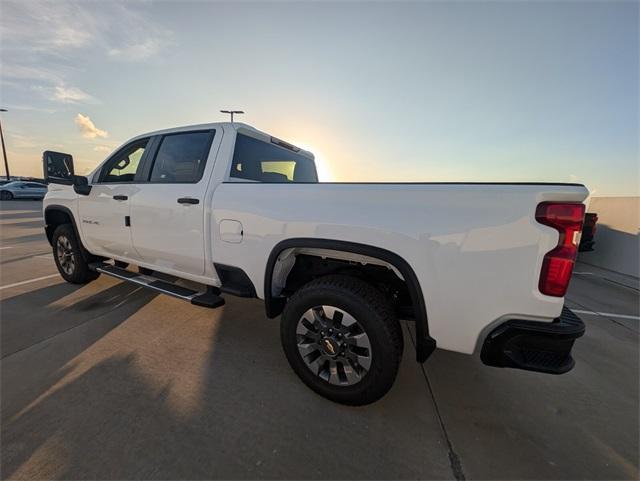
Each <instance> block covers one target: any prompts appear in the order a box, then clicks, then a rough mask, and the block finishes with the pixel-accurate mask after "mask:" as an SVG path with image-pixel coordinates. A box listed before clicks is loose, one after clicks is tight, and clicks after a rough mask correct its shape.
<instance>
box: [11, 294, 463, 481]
mask: <svg viewBox="0 0 640 481" xmlns="http://www.w3.org/2000/svg"><path fill="white" fill-rule="evenodd" d="M117 287H118V286H114V287H113V288H112V289H114V290H113V291H111V294H112V295H115V289H116V288H117ZM120 288H121V289H123V287H122V286H120ZM119 295H120V296H127V295H130V296H131V297H132V298H133V299H132V300H131V301H129V303H125V304H124V306H126V307H124V306H123V307H122V308H121V309H122V310H121V312H120V313H119V314H118V315H117V317H116V318H115V319H113V320H111V321H110V322H109V323H108V325H105V326H102V327H101V329H100V331H99V332H93V335H92V336H90V337H88V338H86V339H84V338H83V339H82V341H81V342H79V343H78V345H75V346H73V348H72V349H71V351H66V352H65V353H64V355H62V356H61V354H60V353H59V352H58V351H59V350H60V347H62V346H60V347H58V348H56V352H55V353H50V354H49V356H53V357H54V358H55V362H53V363H52V365H49V366H46V367H45V370H46V371H47V374H46V375H45V376H43V378H42V380H36V381H35V382H34V381H33V380H29V384H38V385H40V388H39V389H38V393H37V396H34V395H32V396H29V398H28V402H25V401H27V400H26V399H25V401H23V402H21V403H20V404H21V409H20V410H16V409H11V411H12V412H11V413H8V414H9V415H8V416H7V417H6V418H5V420H4V422H3V427H2V429H3V436H2V444H3V452H4V456H3V458H4V459H3V467H2V478H3V479H6V478H46V479H51V478H54V479H97V478H99V479H134V478H136V479H211V478H218V479H220V478H222V479H255V478H279V479H285V478H287V479H292V478H305V479H326V478H351V479H373V478H375V479H399V478H419V477H423V478H424V477H430V478H438V479H448V478H451V477H452V476H451V472H450V467H449V462H448V459H447V454H446V449H445V448H444V447H443V439H442V434H441V431H440V430H439V426H438V424H437V421H436V419H435V418H434V416H433V411H432V406H431V405H430V404H429V397H428V393H427V391H426V389H425V387H424V385H422V384H418V385H415V384H414V383H415V382H416V380H417V379H420V373H419V371H418V367H417V366H416V365H415V363H414V362H413V360H412V359H411V357H412V356H411V354H412V353H411V346H410V344H409V343H408V344H407V352H408V355H406V356H405V362H407V358H408V362H409V363H410V364H409V365H408V366H405V368H404V369H401V373H400V375H399V378H398V381H397V384H396V387H395V388H394V389H393V390H392V391H391V392H390V393H389V394H388V395H387V397H385V398H384V399H383V400H382V401H380V402H378V403H376V404H373V405H371V406H367V407H363V408H352V407H346V406H341V405H337V404H334V403H331V402H329V401H326V400H324V399H322V398H320V397H319V396H317V395H316V394H315V393H313V392H311V391H310V390H308V389H307V388H306V387H305V386H304V385H303V384H302V383H301V382H300V381H298V379H297V378H296V377H295V376H294V374H293V373H292V371H291V370H290V368H289V366H288V365H287V364H286V360H285V358H284V355H283V354H282V353H281V350H280V346H279V334H278V322H277V321H274V320H267V319H265V318H264V314H263V305H262V303H261V302H258V301H247V300H237V299H231V300H229V299H228V303H227V306H225V307H224V308H223V309H218V310H215V311H211V310H207V309H204V308H196V307H192V306H185V305H184V304H183V303H182V301H178V300H174V299H167V298H163V299H162V300H160V299H159V300H158V302H154V303H150V304H148V305H146V306H145V307H144V309H142V310H140V311H139V312H138V313H137V314H136V315H135V316H133V317H132V318H130V319H129V320H128V321H127V322H125V323H123V324H121V325H120V323H122V321H123V320H125V319H127V317H129V315H131V313H133V312H136V310H138V309H139V308H140V307H141V306H142V305H144V304H145V303H147V302H148V301H149V300H150V299H149V298H144V297H143V295H144V294H143V293H142V292H141V293H137V294H136V295H135V296H133V294H132V293H129V294H126V293H125V292H124V291H123V292H120V294H119ZM94 297H95V296H94ZM107 298H108V294H104V295H102V298H101V300H100V301H96V300H95V298H91V299H93V300H92V301H90V300H89V299H87V300H86V301H84V302H85V306H86V305H88V304H87V303H89V302H94V303H96V304H97V303H99V302H105V303H106V300H107ZM135 299H137V300H135ZM107 304H108V305H112V302H111V301H110V302H108V303H107ZM96 308H97V306H96ZM74 311H78V312H82V309H79V306H78V305H77V304H76V305H75V306H74ZM118 325H120V327H119V328H118V329H117V330H116V329H113V328H114V327H116V326H118ZM109 331H110V332H109ZM107 334H108V335H107ZM100 338H102V339H100ZM66 346H67V345H66V344H65V349H67V347H66ZM13 357H15V356H13ZM13 357H12V358H13ZM70 360H72V361H71V362H69V361H70ZM10 384H12V386H14V385H15V380H14V381H13V382H12V383H10ZM12 386H7V388H13V389H15V387H12ZM3 392H6V389H3Z"/></svg>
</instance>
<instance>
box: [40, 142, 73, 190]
mask: <svg viewBox="0 0 640 481" xmlns="http://www.w3.org/2000/svg"><path fill="white" fill-rule="evenodd" d="M42 170H43V172H44V181H45V182H46V183H47V184H63V185H73V184H74V170H73V157H72V156H71V154H65V153H64V152H54V151H52V150H46V151H45V152H43V154H42Z"/></svg>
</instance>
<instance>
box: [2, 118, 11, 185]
mask: <svg viewBox="0 0 640 481" xmlns="http://www.w3.org/2000/svg"><path fill="white" fill-rule="evenodd" d="M0 112H8V110H7V109H0ZM0 140H2V156H3V157H4V170H5V172H6V173H7V180H11V177H10V176H9V162H8V161H7V149H6V148H5V147H4V135H3V133H2V122H0Z"/></svg>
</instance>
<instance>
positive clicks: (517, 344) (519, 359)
mask: <svg viewBox="0 0 640 481" xmlns="http://www.w3.org/2000/svg"><path fill="white" fill-rule="evenodd" d="M584 330H585V328H584V323H583V322H582V320H581V319H580V318H579V317H578V316H576V315H575V314H574V313H573V312H572V311H571V310H570V309H569V308H567V307H563V308H562V314H561V315H560V317H558V318H557V319H555V320H554V321H553V322H549V323H547V322H535V321H525V320H521V319H511V320H508V321H506V322H504V323H502V324H500V325H499V326H498V327H496V328H495V329H494V330H493V331H491V333H490V334H489V335H488V336H487V338H486V339H485V341H484V344H483V346H482V352H481V354H480V359H482V362H483V363H484V364H486V365H488V366H494V367H511V368H515V369H524V370H527V371H538V372H545V373H549V374H562V373H565V372H567V371H570V370H571V369H572V368H573V366H574V365H575V361H574V360H573V357H572V356H571V348H572V347H573V343H574V341H575V340H576V339H577V338H579V337H580V336H582V335H583V334H584Z"/></svg>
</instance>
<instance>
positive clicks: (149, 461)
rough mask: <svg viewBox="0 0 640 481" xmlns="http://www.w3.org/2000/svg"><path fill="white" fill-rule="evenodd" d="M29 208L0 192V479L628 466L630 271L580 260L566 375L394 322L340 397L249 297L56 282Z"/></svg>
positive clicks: (631, 472) (634, 399)
mask: <svg viewBox="0 0 640 481" xmlns="http://www.w3.org/2000/svg"><path fill="white" fill-rule="evenodd" d="M41 208H42V204H41V203H40V202H36V201H8V202H2V203H1V204H0V266H1V267H0V329H1V330H0V352H1V357H2V361H1V362H0V378H1V386H0V387H1V391H0V402H1V426H0V429H1V430H0V435H1V438H0V448H1V453H2V454H1V456H2V457H1V475H2V478H3V479H105V480H115V479H637V478H638V450H639V443H638V436H639V431H638V430H639V428H638V426H639V419H638V407H639V406H638V388H639V385H638V384H639V381H638V379H639V376H638V375H639V351H638V340H639V338H638V336H639V325H640V320H639V319H640V318H639V316H640V313H639V312H638V301H639V293H638V285H637V280H634V279H631V280H630V282H625V283H622V282H619V279H616V278H615V276H613V275H609V274H608V273H606V272H604V271H602V270H599V269H596V268H593V267H591V266H587V265H579V266H578V267H577V268H576V272H577V273H576V275H575V276H574V279H573V281H572V285H571V288H570V291H569V294H568V296H567V303H568V305H569V306H570V307H572V308H573V309H575V310H577V311H580V314H579V315H580V316H581V317H582V318H583V319H584V321H585V323H586V324H587V333H586V335H585V336H584V337H583V338H582V339H580V340H579V341H578V342H577V343H576V346H575V348H574V357H575V358H576V367H575V369H573V370H572V371H571V372H569V373H567V374H565V375H561V376H551V375H545V374H539V373H530V372H524V371H516V370H510V369H496V368H489V367H486V366H484V365H482V363H481V362H480V361H479V359H478V357H477V356H465V355H460V354H455V353H451V352H446V351H440V350H437V351H436V352H435V353H434V355H433V356H432V357H431V358H430V359H429V360H428V361H427V363H426V364H424V365H423V366H421V365H419V364H417V363H416V362H415V361H414V352H413V348H412V340H411V339H412V337H411V331H412V325H411V324H410V323H403V328H404V331H405V336H406V348H405V356H404V360H403V363H402V366H401V369H400V373H399V376H398V379H397V381H396V384H395V386H394V387H393V388H392V390H391V391H390V392H389V394H388V395H387V396H386V397H384V398H383V399H382V400H381V401H379V402H377V403H375V404H372V405H369V406H365V407H347V406H341V405H338V404H334V403H331V402H330V401H327V400H325V399H323V398H321V397H319V396H318V395H316V394H315V393H313V392H312V391H310V390H309V389H307V388H306V387H305V386H304V385H303V384H302V383H301V382H300V381H299V380H298V379H297V377H296V376H295V375H294V374H293V372H292V371H291V369H290V368H289V366H288V364H287V362H286V359H285V357H284V355H283V353H282V350H281V348H280V341H279V331H278V319H267V318H266V317H265V315H264V308H263V305H262V302H261V301H258V300H244V299H237V298H233V297H231V296H227V298H226V299H227V304H226V305H225V306H224V307H223V308H221V309H217V310H210V309H206V308H200V307H196V306H192V305H190V304H187V303H185V302H183V301H181V300H178V299H174V298H171V297H167V296H163V295H158V294H155V293H153V292H150V291H147V290H144V289H143V288H138V287H135V286H130V285H128V284H125V283H122V282H119V281H116V280H114V279H110V278H107V277H105V276H101V277H100V278H99V279H98V280H97V281H95V282H92V283H90V284H88V285H85V286H77V285H71V284H67V283H65V282H64V281H63V280H62V279H61V278H60V276H58V275H57V271H56V268H55V265H54V262H53V258H52V255H51V248H50V246H49V244H48V243H47V241H46V238H45V236H44V231H43V222H42V215H41ZM496 295H499V293H496ZM452 322H453V321H452Z"/></svg>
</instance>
